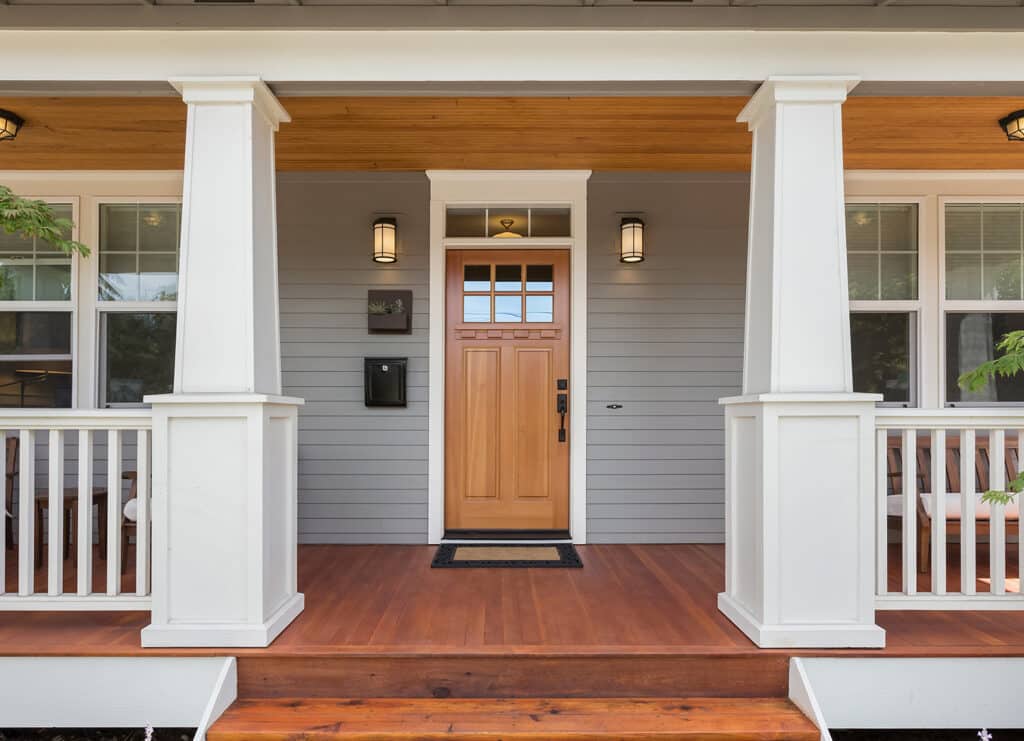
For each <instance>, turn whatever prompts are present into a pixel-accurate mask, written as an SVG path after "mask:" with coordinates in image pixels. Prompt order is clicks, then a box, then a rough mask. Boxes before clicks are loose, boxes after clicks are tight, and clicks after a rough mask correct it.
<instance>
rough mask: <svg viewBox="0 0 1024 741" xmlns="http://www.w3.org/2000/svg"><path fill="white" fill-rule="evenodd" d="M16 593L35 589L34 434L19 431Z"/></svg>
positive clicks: (25, 592) (29, 591) (30, 591)
mask: <svg viewBox="0 0 1024 741" xmlns="http://www.w3.org/2000/svg"><path fill="white" fill-rule="evenodd" d="M18 451H19V452H18V458H19V460H18V594H19V595H21V596H22V597H28V596H29V595H31V594H33V593H34V592H35V575H36V553H35V551H36V549H35V519H36V434H35V432H34V431H33V430H21V432H20V439H19V441H18Z"/></svg>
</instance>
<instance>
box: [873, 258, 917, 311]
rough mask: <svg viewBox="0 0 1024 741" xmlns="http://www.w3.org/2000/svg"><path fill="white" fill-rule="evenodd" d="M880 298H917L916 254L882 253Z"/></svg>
mask: <svg viewBox="0 0 1024 741" xmlns="http://www.w3.org/2000/svg"><path fill="white" fill-rule="evenodd" d="M881 260H882V286H881V293H880V295H881V297H882V298H883V299H889V300H900V299H903V300H913V299H916V298H917V253H916V252H902V253H901V252H883V253H882V254H881Z"/></svg>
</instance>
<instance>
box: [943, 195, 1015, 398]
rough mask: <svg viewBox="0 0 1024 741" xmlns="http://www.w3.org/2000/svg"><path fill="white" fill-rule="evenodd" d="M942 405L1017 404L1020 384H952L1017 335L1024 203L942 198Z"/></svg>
mask: <svg viewBox="0 0 1024 741" xmlns="http://www.w3.org/2000/svg"><path fill="white" fill-rule="evenodd" d="M940 214H941V219H942V223H941V225H940V230H939V233H940V235H941V239H942V254H943V258H944V259H943V261H942V268H943V277H944V281H943V283H944V290H943V293H942V326H943V336H942V338H941V340H942V343H943V354H944V362H945V373H944V376H945V378H944V386H945V395H944V401H945V403H946V404H948V405H959V404H964V405H970V406H978V405H985V404H995V403H1007V402H1010V403H1022V402H1024V377H1021V376H1019V375H1018V376H1012V377H1009V378H996V379H994V380H993V381H992V382H991V383H989V384H988V385H986V386H985V387H984V388H982V389H981V390H979V391H974V392H970V391H965V390H963V389H961V388H960V387H959V385H958V384H957V378H958V377H959V376H960V375H961V374H962V373H964V372H965V371H968V370H971V369H973V368H975V367H977V366H978V365H979V364H981V363H983V362H985V361H986V360H991V359H992V358H993V357H995V356H996V354H997V353H998V351H997V350H996V344H997V343H998V342H999V340H1000V339H1001V338H1002V337H1003V335H1005V334H1006V333H1007V332H1011V331H1013V330H1022V329H1024V202H1022V200H1021V199H1019V198H1018V199H1006V200H1004V199H996V198H981V199H968V198H943V199H940Z"/></svg>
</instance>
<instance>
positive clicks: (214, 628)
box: [142, 593, 306, 648]
mask: <svg viewBox="0 0 1024 741" xmlns="http://www.w3.org/2000/svg"><path fill="white" fill-rule="evenodd" d="M305 604H306V598H305V595H303V594H302V593H299V594H295V595H293V596H292V597H291V598H289V599H288V600H287V601H286V602H285V603H284V604H283V605H282V606H281V607H280V608H279V609H278V610H277V612H275V613H274V614H273V615H271V616H270V618H268V619H267V620H266V621H264V622H262V623H241V622H239V623H173V624H171V625H157V624H156V623H153V624H151V625H147V626H146V627H145V628H143V629H142V647H143V648H266V647H267V646H269V645H270V644H271V643H273V641H274V639H275V638H277V637H278V636H279V635H280V634H281V632H282V631H283V630H284V629H285V628H287V627H288V626H289V625H290V624H291V622H292V621H293V620H294V619H295V618H297V617H298V616H299V613H301V612H302V610H303V608H304V607H305Z"/></svg>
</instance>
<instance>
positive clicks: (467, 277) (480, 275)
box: [462, 265, 491, 291]
mask: <svg viewBox="0 0 1024 741" xmlns="http://www.w3.org/2000/svg"><path fill="white" fill-rule="evenodd" d="M462 290H464V291H490V290H491V266H490V265H466V266H465V267H464V268H463V269H462Z"/></svg>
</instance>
